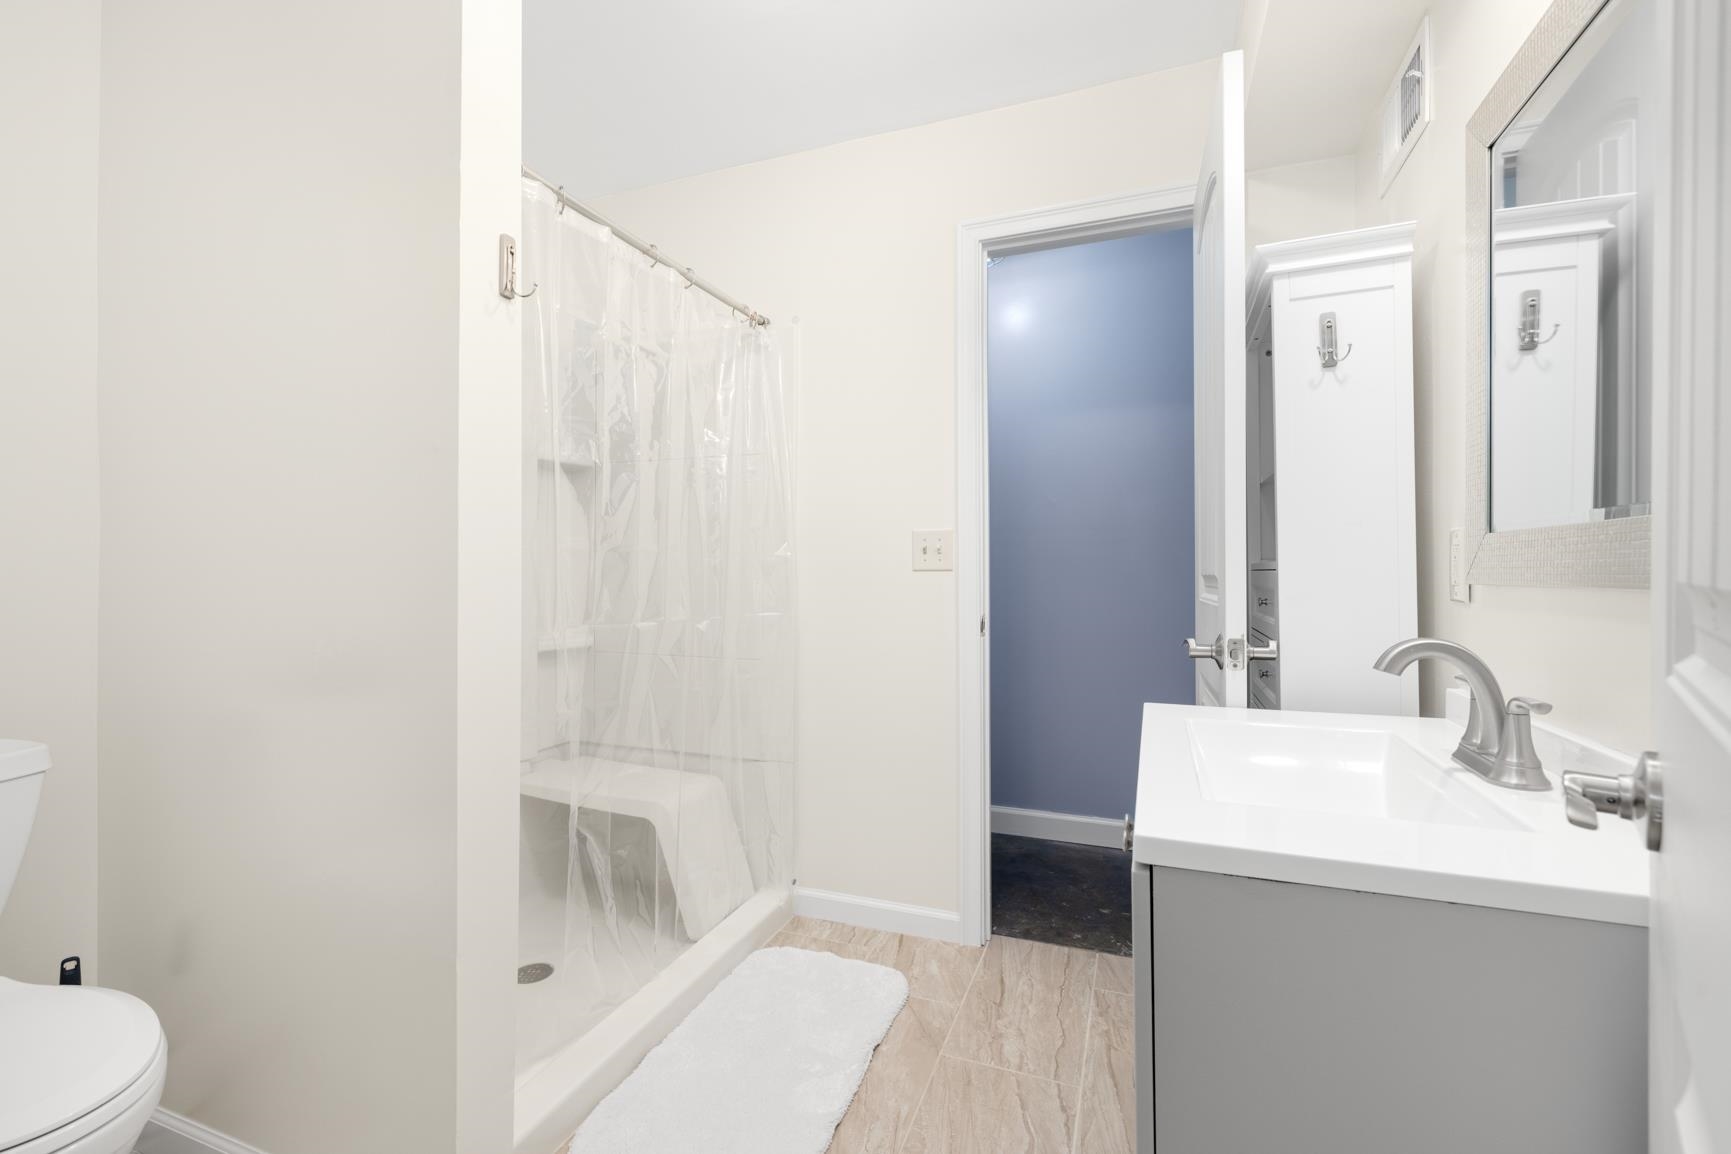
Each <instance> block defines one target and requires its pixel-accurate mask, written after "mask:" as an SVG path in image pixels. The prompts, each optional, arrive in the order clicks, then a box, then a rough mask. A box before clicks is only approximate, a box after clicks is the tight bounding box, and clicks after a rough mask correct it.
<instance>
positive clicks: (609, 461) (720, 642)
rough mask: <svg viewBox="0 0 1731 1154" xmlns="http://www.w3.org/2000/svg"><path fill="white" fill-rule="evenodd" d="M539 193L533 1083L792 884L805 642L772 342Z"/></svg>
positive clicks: (531, 253) (530, 1004)
mask: <svg viewBox="0 0 1731 1154" xmlns="http://www.w3.org/2000/svg"><path fill="white" fill-rule="evenodd" d="M523 188H524V234H525V236H524V246H523V253H522V264H523V269H522V275H523V277H524V279H525V280H528V281H530V282H532V283H534V284H535V285H536V286H537V287H536V288H535V291H534V294H533V295H532V296H531V297H529V298H528V299H527V300H526V301H525V302H524V304H525V309H526V312H525V325H524V342H525V348H524V354H525V355H524V388H525V392H526V396H525V401H526V405H525V411H526V417H525V426H524V428H525V445H524V450H525V451H524V459H525V465H524V471H525V477H524V493H525V557H524V562H525V573H526V583H527V588H526V589H525V599H524V600H525V622H524V638H525V640H524V700H525V705H524V737H523V759H524V762H523V766H522V793H523V802H522V805H523V841H524V853H523V858H522V866H523V870H524V880H523V888H522V901H523V909H522V924H523V933H522V939H523V940H522V942H521V943H520V945H521V948H522V952H523V954H524V958H525V964H527V965H536V964H539V965H544V966H551V967H552V972H551V974H550V975H548V976H546V977H545V978H544V979H542V980H540V981H536V982H534V983H533V988H532V989H522V990H520V993H524V994H525V995H526V996H525V997H523V998H522V999H520V1002H519V1067H520V1069H521V1068H522V1067H523V1066H525V1065H526V1064H533V1063H534V1062H535V1061H536V1060H537V1058H539V1057H541V1056H545V1054H547V1053H550V1052H551V1051H552V1050H555V1049H557V1048H559V1047H560V1046H562V1045H564V1044H565V1043H566V1042H568V1041H570V1040H571V1039H572V1038H574V1037H576V1036H577V1035H579V1034H580V1033H581V1032H582V1031H584V1030H586V1029H587V1028H588V1027H589V1026H591V1025H593V1024H594V1023H595V1022H596V1021H598V1020H599V1019H600V1018H601V1017H602V1016H604V1015H605V1014H606V1013H607V1011H609V1010H610V1009H612V1008H613V1007H615V1006H617V1005H618V1004H619V1003H620V1002H622V1001H624V1000H625V999H626V998H628V997H629V996H630V995H631V994H632V993H634V992H635V991H636V990H637V989H638V988H640V987H641V986H642V985H643V983H644V982H646V981H648V980H649V979H650V978H651V977H653V976H654V975H655V974H656V973H658V972H659V971H660V970H661V969H662V968H663V967H665V966H666V965H667V964H668V963H669V962H670V961H671V960H673V959H674V958H675V957H677V956H678V955H679V953H680V952H681V951H683V950H684V949H685V948H686V947H687V946H689V945H690V943H691V942H693V941H695V940H697V939H699V938H701V937H702V936H703V935H704V934H707V933H709V932H710V931H711V930H713V929H714V928H715V927H716V925H718V924H719V923H720V922H721V921H722V920H723V919H724V918H726V917H727V916H728V915H729V914H730V913H732V912H733V911H734V910H735V909H737V908H739V906H741V905H742V904H744V903H745V902H746V901H747V900H748V899H750V898H751V897H752V896H753V895H754V894H756V893H758V892H761V891H764V890H766V889H774V888H784V887H786V886H788V885H790V884H791V881H792V865H793V812H794V806H793V786H794V680H793V665H794V642H795V637H794V624H795V623H794V612H793V610H794V605H793V591H794V584H793V548H792V489H791V475H790V469H789V453H788V444H787V433H786V427H785V418H784V411H783V396H782V388H783V382H782V369H781V358H780V356H779V353H778V351H777V347H776V344H775V340H774V338H773V336H772V334H771V332H770V331H769V330H767V329H765V328H760V327H757V326H754V325H752V324H750V323H748V322H747V321H745V320H744V319H742V318H741V317H740V316H738V315H737V314H735V313H733V312H732V311H731V310H729V309H728V308H727V307H726V306H724V305H722V304H721V303H719V302H718V301H716V300H715V299H714V298H712V297H710V296H709V295H708V294H706V293H704V292H702V291H701V290H699V289H696V288H691V287H688V286H687V284H686V282H685V280H684V279H683V278H682V277H681V276H679V275H678V273H677V272H675V271H674V270H672V269H670V268H668V267H667V266H665V265H659V266H658V265H656V264H654V263H652V262H651V261H650V260H649V259H648V258H646V257H644V256H643V255H642V254H641V253H639V252H637V251H636V250H634V249H632V248H630V247H629V246H627V245H625V244H623V243H622V242H620V241H618V240H616V239H615V238H614V237H613V235H612V234H611V232H610V231H609V230H607V229H605V228H603V227H600V226H598V225H596V224H594V223H592V222H590V221H588V220H587V219H585V218H583V217H582V216H581V215H579V214H578V213H576V212H574V211H571V210H568V209H566V210H562V209H561V208H560V206H559V203H558V199H557V197H556V196H555V195H554V194H553V193H552V192H551V191H550V190H548V189H547V188H546V187H545V186H543V185H541V184H540V183H539V182H537V181H533V180H527V179H526V180H525V181H524V183H523ZM542 954H546V955H550V956H545V957H542V956H540V955H542ZM539 973H541V971H540V970H535V971H532V972H529V973H528V974H527V976H528V977H536V976H538V974H539ZM523 976H524V975H522V974H520V979H521V978H522V977H523Z"/></svg>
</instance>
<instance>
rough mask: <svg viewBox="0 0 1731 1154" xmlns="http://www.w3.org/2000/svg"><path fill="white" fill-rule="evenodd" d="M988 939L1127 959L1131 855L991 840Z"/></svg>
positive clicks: (1018, 840)
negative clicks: (1028, 941)
mask: <svg viewBox="0 0 1731 1154" xmlns="http://www.w3.org/2000/svg"><path fill="white" fill-rule="evenodd" d="M992 933H994V934H1002V935H1003V936H1004V937H1007V938H1031V939H1032V940H1034V941H1037V942H1050V943H1052V944H1053V945H1058V946H1077V947H1080V948H1081V949H1084V950H1097V951H1099V952H1100V953H1104V954H1118V955H1119V956H1121V957H1126V958H1127V957H1129V956H1130V855H1129V854H1127V853H1125V852H1123V851H1122V850H1115V849H1106V848H1104V847H1102V846H1091V845H1071V844H1070V843H1068V842H1061V841H1043V840H1041V839H1040V838H1034V837H1012V836H1011V835H1009V834H1003V833H995V834H993V835H992Z"/></svg>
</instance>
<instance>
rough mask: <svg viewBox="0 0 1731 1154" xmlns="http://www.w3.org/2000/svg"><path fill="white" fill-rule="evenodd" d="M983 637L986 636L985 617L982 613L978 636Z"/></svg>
mask: <svg viewBox="0 0 1731 1154" xmlns="http://www.w3.org/2000/svg"><path fill="white" fill-rule="evenodd" d="M985 635H986V615H985V614H984V613H982V614H980V636H981V637H984V636H985Z"/></svg>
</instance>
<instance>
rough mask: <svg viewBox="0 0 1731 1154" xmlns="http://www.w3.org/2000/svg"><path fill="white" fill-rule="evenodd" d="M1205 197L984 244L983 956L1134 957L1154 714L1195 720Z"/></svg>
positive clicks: (1144, 205) (1129, 204)
mask: <svg viewBox="0 0 1731 1154" xmlns="http://www.w3.org/2000/svg"><path fill="white" fill-rule="evenodd" d="M1193 197H1194V190H1193V189H1190V188H1184V189H1180V190H1171V191H1169V192H1163V193H1151V194H1142V195H1141V196H1138V197H1133V198H1120V199H1117V200H1114V201H1109V202H1100V203H1097V204H1092V205H1080V206H1073V207H1072V208H1069V209H1061V210H1053V211H1051V212H1047V213H1036V214H1029V215H1028V216H1025V217H1021V218H1006V219H1003V220H999V221H994V222H986V223H984V224H980V225H973V226H964V228H963V230H962V238H961V241H962V245H961V260H962V262H963V264H962V266H961V270H960V271H961V273H962V281H961V284H960V289H961V292H960V302H959V303H960V310H959V324H960V326H961V327H960V328H959V329H958V338H959V340H960V341H961V348H960V350H959V352H960V356H959V358H958V360H959V366H960V369H961V373H962V378H961V382H960V384H961V388H960V389H959V396H960V398H961V399H960V411H959V412H958V431H959V434H960V444H959V446H958V447H959V449H960V452H959V454H958V459H959V461H960V462H961V470H962V472H961V475H960V476H959V478H958V496H959V498H960V501H959V504H960V512H961V516H960V518H959V520H958V541H957V551H956V556H957V559H958V562H960V563H961V568H962V572H960V573H958V577H959V579H960V580H959V589H960V598H961V602H962V604H961V609H962V613H963V616H962V621H963V622H964V623H965V624H964V626H963V628H964V637H963V640H962V649H961V653H960V658H961V660H960V665H961V674H962V683H961V690H962V692H961V698H962V745H963V749H962V779H963V781H962V788H963V813H962V824H963V831H962V842H963V862H962V875H963V876H962V895H963V901H962V905H963V910H962V915H963V925H962V934H963V938H964V940H973V941H984V940H986V938H987V937H989V936H990V934H991V933H993V932H1002V933H1004V934H1006V935H1007V936H1011V937H1030V938H1035V939H1038V940H1045V941H1052V942H1056V943H1058V944H1064V945H1076V946H1081V947H1084V948H1088V949H1091V950H1097V951H1101V952H1108V953H1120V954H1128V953H1129V949H1130V942H1129V928H1130V927H1129V894H1128V882H1127V880H1126V879H1127V878H1128V875H1129V868H1128V855H1127V854H1125V853H1124V852H1123V848H1122V847H1123V840H1124V822H1125V815H1126V814H1128V813H1129V812H1130V810H1131V809H1132V808H1133V801H1134V796H1135V777H1136V760H1137V745H1138V741H1139V729H1140V712H1141V711H1140V706H1141V704H1142V702H1144V701H1160V700H1173V701H1182V702H1189V701H1192V700H1193V699H1194V690H1193V684H1194V680H1193V678H1194V675H1193V672H1192V670H1191V667H1190V662H1189V660H1188V659H1187V658H1186V657H1185V656H1184V651H1183V649H1182V647H1181V645H1180V642H1181V641H1182V639H1183V637H1184V636H1186V635H1187V634H1188V633H1189V632H1190V626H1191V616H1192V605H1193V601H1194V590H1193V584H1194V562H1193V550H1194V497H1193V484H1194V482H1193V476H1194V461H1193V449H1192V435H1193V418H1192V409H1191V397H1192V392H1193V390H1192V372H1191V368H1192V366H1191V356H1190V346H1191V341H1192V328H1193V315H1192V299H1191V298H1192V259H1193V253H1194V248H1193V245H1192V234H1191V231H1190V224H1191V220H1190V216H1191V212H1190V209H1191V204H1192V200H1193ZM1126 210H1128V211H1126ZM1041 225H1046V226H1047V227H1044V228H1042V227H1040V226H1041ZM1018 226H1019V227H1018ZM1030 226H1032V227H1030ZM976 516H977V518H978V519H977V521H976V520H975V519H974V518H975V517H976ZM970 546H972V547H970ZM971 597H972V598H977V600H976V601H974V602H973V603H972V604H970V598H971ZM975 605H977V611H975ZM988 606H989V609H988ZM988 624H989V628H988ZM969 625H972V626H975V627H976V628H977V630H978V632H977V633H975V634H974V635H973V636H972V637H969V636H967V632H968V631H969V630H968V626H969ZM1163 658H1164V660H1162V659H1163ZM976 727H977V728H976ZM994 850H995V851H996V852H994ZM994 872H995V875H996V877H995V881H994ZM994 890H995V891H996V893H995V894H994ZM1120 891H1122V892H1120ZM994 898H995V899H996V900H994Z"/></svg>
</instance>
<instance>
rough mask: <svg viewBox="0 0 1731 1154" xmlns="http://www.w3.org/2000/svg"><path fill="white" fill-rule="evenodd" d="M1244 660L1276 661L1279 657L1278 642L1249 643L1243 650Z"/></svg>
mask: <svg viewBox="0 0 1731 1154" xmlns="http://www.w3.org/2000/svg"><path fill="white" fill-rule="evenodd" d="M1244 658H1245V660H1246V661H1276V660H1278V659H1279V658H1280V642H1278V641H1270V642H1269V643H1268V644H1267V645H1250V646H1246V647H1245V650H1244Z"/></svg>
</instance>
